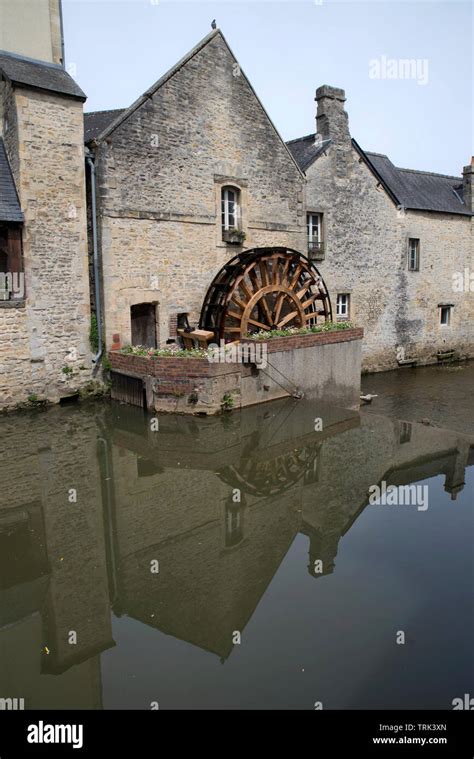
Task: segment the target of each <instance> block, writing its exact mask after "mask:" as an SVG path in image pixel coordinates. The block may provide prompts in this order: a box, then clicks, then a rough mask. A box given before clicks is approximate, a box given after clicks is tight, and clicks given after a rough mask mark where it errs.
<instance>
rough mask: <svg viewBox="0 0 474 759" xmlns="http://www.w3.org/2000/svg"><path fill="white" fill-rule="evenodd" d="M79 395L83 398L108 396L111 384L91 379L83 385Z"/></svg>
mask: <svg viewBox="0 0 474 759" xmlns="http://www.w3.org/2000/svg"><path fill="white" fill-rule="evenodd" d="M79 395H80V397H81V398H82V399H83V400H86V399H87V398H106V397H107V396H109V395H110V384H109V383H102V382H98V381H97V380H91V381H90V382H87V384H85V385H84V387H81V389H80V390H79Z"/></svg>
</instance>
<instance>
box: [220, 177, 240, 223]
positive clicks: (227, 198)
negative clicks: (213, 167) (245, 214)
mask: <svg viewBox="0 0 474 759" xmlns="http://www.w3.org/2000/svg"><path fill="white" fill-rule="evenodd" d="M234 229H240V190H239V189H238V188H237V187H223V188H222V231H223V232H229V231H232V230H234Z"/></svg>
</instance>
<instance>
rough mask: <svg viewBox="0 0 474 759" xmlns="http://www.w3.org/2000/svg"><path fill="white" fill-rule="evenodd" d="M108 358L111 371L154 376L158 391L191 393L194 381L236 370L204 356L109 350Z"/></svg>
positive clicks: (132, 375)
mask: <svg viewBox="0 0 474 759" xmlns="http://www.w3.org/2000/svg"><path fill="white" fill-rule="evenodd" d="M109 361H110V364H111V367H112V370H113V371H115V372H121V373H122V374H128V375H130V376H131V377H142V378H145V377H154V378H155V379H156V380H157V381H158V382H157V385H156V391H155V392H156V393H157V394H158V395H175V394H183V393H184V394H188V393H192V392H193V391H194V389H195V387H196V383H197V382H199V381H202V380H206V379H210V378H212V377H217V376H220V375H222V374H231V373H234V372H235V371H236V366H235V364H212V363H210V362H209V361H208V360H207V358H199V357H190V358H185V357H182V358H173V357H172V356H157V357H148V356H135V355H133V354H132V353H118V352H117V351H110V352H109ZM239 368H240V367H239Z"/></svg>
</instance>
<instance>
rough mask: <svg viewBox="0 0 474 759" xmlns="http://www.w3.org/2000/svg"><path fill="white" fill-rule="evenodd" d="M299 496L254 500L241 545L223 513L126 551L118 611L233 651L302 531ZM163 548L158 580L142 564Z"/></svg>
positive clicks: (224, 653) (209, 647) (207, 646)
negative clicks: (233, 541)
mask: <svg viewBox="0 0 474 759" xmlns="http://www.w3.org/2000/svg"><path fill="white" fill-rule="evenodd" d="M296 503H298V501H294V500H293V501H292V500H288V494H287V495H286V496H285V497H280V498H278V497H277V498H275V497H272V498H266V499H262V500H260V501H258V502H257V503H253V504H252V505H251V507H250V508H251V509H252V526H253V530H252V538H251V539H245V538H244V539H243V540H242V541H241V542H240V543H239V545H238V548H236V549H234V548H229V549H225V548H224V547H223V543H222V534H221V524H220V521H219V520H217V519H216V520H213V521H211V522H208V523H206V524H203V525H200V526H199V527H196V528H194V529H192V530H189V531H186V532H183V533H182V534H181V535H177V536H174V537H173V538H171V539H168V540H165V541H163V542H161V543H159V544H157V545H154V546H147V547H146V549H145V550H144V551H139V552H136V553H134V554H133V555H131V556H120V557H119V566H120V574H119V577H118V580H119V582H118V587H119V588H120V594H119V598H118V608H119V611H120V612H121V613H125V614H127V616H129V617H133V618H134V619H137V620H139V621H140V622H143V623H144V624H146V625H148V626H150V627H154V628H155V629H158V630H160V632H163V633H165V634H166V635H172V636H173V637H174V638H178V639H179V640H182V641H185V642H187V643H191V644H192V645H195V646H198V647H199V648H201V649H203V650H205V651H209V652H210V653H213V654H216V655H217V656H219V657H220V658H221V660H224V659H227V658H228V657H229V656H230V654H231V653H232V651H233V648H234V643H233V639H232V636H233V632H234V631H235V630H238V631H239V632H240V633H242V631H243V630H244V629H245V627H246V625H247V623H248V621H249V620H250V619H251V618H252V616H253V614H254V612H255V609H256V608H257V607H258V605H259V603H260V601H261V598H262V596H263V594H264V593H265V591H266V589H267V588H268V586H269V585H270V583H271V581H272V579H273V577H274V576H275V574H276V572H277V570H278V568H279V566H280V564H281V562H282V561H283V559H284V558H285V556H286V554H287V553H288V551H289V549H290V546H291V544H292V543H293V540H294V538H295V536H296V535H297V533H298V529H299V525H300V515H299V512H298V511H297V510H296V508H295V506H296ZM291 504H293V509H291ZM276 527H277V528H278V529H274V528H276ZM272 528H273V529H272ZM157 555H158V556H160V574H159V577H160V581H159V584H158V585H157V583H156V579H155V578H154V576H153V574H152V573H151V572H150V571H143V568H144V567H145V566H146V567H149V566H150V561H151V560H152V559H153V558H154V557H156V556H157ZM114 611H117V608H116V604H114Z"/></svg>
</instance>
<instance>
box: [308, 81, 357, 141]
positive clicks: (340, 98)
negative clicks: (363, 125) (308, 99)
mask: <svg viewBox="0 0 474 759" xmlns="http://www.w3.org/2000/svg"><path fill="white" fill-rule="evenodd" d="M315 100H316V102H317V104H318V110H317V114H316V131H317V133H318V134H320V135H321V137H322V138H323V140H327V139H328V138H331V139H332V140H333V142H335V143H339V144H340V145H342V144H344V143H345V144H347V143H350V140H351V135H350V133H349V118H348V116H347V113H346V111H345V110H344V103H345V101H346V93H345V92H344V90H341V89H340V88H339V87H329V85H327V84H323V86H322V87H318V89H317V90H316V97H315Z"/></svg>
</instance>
